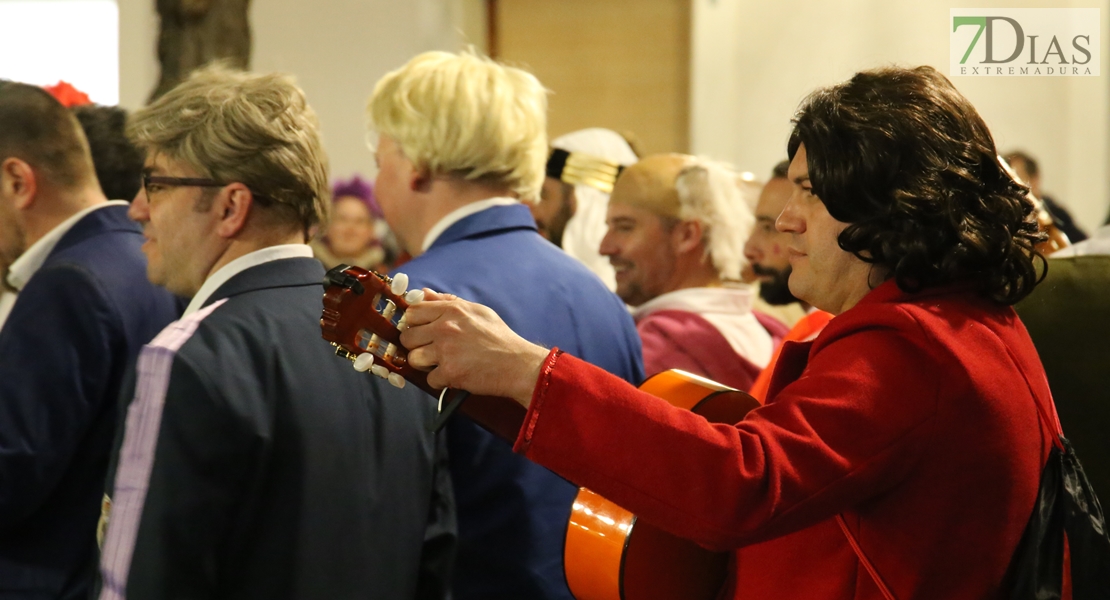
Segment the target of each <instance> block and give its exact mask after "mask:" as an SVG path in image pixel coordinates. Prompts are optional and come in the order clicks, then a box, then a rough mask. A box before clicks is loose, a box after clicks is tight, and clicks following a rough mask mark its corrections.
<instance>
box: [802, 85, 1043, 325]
mask: <svg viewBox="0 0 1110 600" xmlns="http://www.w3.org/2000/svg"><path fill="white" fill-rule="evenodd" d="M793 123H794V131H793V133H791V135H790V142H789V145H788V151H789V154H790V157H791V158H793V157H794V154H795V153H796V152H797V151H798V147H799V146H801V145H802V144H805V148H806V163H807V166H808V168H809V179H810V181H811V183H812V185H813V192H814V194H816V195H817V197H818V198H820V199H821V201H822V202H824V204H825V207H826V208H827V209H828V211H829V214H830V215H832V217H833V218H835V219H836V220H838V221H841V222H844V223H848V224H849V225H848V227H846V228H845V229H844V231H843V232H842V233H841V234H840V236H839V238H838V240H837V241H838V243H839V245H840V247H841V248H842V249H843V250H845V251H847V252H851V253H852V254H854V255H856V256H857V257H859V258H860V259H861V260H863V261H865V262H868V263H872V264H876V265H881V266H883V267H886V268H887V269H889V272H890V276H891V277H893V278H894V279H895V281H896V282H897V284H898V287H899V288H901V289H902V290H904V291H906V292H917V291H920V290H923V289H925V288H929V287H934V286H939V285H945V284H950V283H969V284H972V285H974V286H975V287H976V288H977V289H978V290H979V292H980V293H982V294H983V295H985V296H986V297H989V298H991V299H993V300H994V301H996V302H999V303H1002V304H1013V303H1015V302H1017V301H1018V300H1021V299H1022V298H1023V297H1025V296H1026V295H1027V294H1029V292H1031V291H1032V290H1033V287H1034V286H1035V285H1036V284H1037V283H1038V282H1040V280H1041V279H1042V278H1043V277H1044V271H1045V269H1046V268H1047V264H1046V262H1045V259H1044V256H1043V255H1041V254H1039V253H1038V252H1037V251H1036V250H1035V246H1036V244H1037V243H1038V242H1039V241H1041V240H1042V239H1043V237H1044V234H1042V233H1041V232H1040V231H1039V229H1038V227H1037V220H1036V213H1035V207H1034V206H1033V204H1032V202H1030V201H1029V200H1028V199H1027V198H1026V193H1027V192H1028V189H1027V188H1026V187H1024V186H1022V185H1021V184H1019V183H1017V182H1016V181H1014V180H1013V179H1012V178H1011V177H1010V176H1009V175H1008V174H1007V173H1006V172H1005V171H1004V170H1003V169H1002V166H1001V164H1000V163H999V161H998V154H997V151H996V150H995V145H994V138H993V137H991V133H990V131H989V130H988V129H987V125H986V123H985V122H984V121H983V119H982V118H981V117H980V116H979V113H978V112H976V111H975V108H974V107H973V106H972V105H971V103H970V102H968V101H967V99H966V98H964V97H963V96H962V95H961V94H960V93H959V92H958V91H956V88H954V87H953V86H952V84H951V83H950V82H949V81H948V79H947V78H945V77H944V76H943V75H941V74H940V73H938V72H937V71H936V70H935V69H933V68H932V67H917V68H914V69H903V68H893V67H890V68H883V69H876V70H872V71H863V72H860V73H857V74H856V75H855V76H854V77H852V78H851V79H850V80H848V81H847V82H844V83H842V84H839V85H835V86H832V87H829V88H824V89H821V90H818V91H816V92H814V93H813V94H811V95H810V96H809V97H808V98H806V99H805V100H804V101H803V102H802V105H801V107H800V108H799V109H798V112H797V114H796V115H795V117H794V119H793ZM1038 261H1039V262H1040V263H1041V268H1040V269H1038V268H1037V262H1038Z"/></svg>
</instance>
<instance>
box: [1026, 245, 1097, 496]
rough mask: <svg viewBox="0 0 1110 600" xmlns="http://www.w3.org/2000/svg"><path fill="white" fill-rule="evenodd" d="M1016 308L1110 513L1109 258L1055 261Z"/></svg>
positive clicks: (1069, 435) (1066, 429)
mask: <svg viewBox="0 0 1110 600" xmlns="http://www.w3.org/2000/svg"><path fill="white" fill-rule="evenodd" d="M1015 308H1016V309H1017V312H1018V315H1020V316H1021V320H1022V322H1023V323H1025V327H1026V328H1027V329H1028V330H1029V335H1030V336H1031V337H1032V338H1033V344H1034V345H1035V346H1036V347H1037V352H1038V353H1039V354H1040V356H1041V362H1042V363H1044V369H1045V372H1046V373H1047V374H1048V385H1049V387H1050V388H1051V389H1052V397H1053V399H1054V400H1055V401H1056V411H1057V412H1058V413H1059V415H1060V423H1061V424H1062V425H1063V427H1064V435H1065V436H1066V437H1067V438H1068V439H1070V440H1071V442H1072V445H1073V446H1074V447H1075V452H1076V455H1077V456H1078V457H1079V460H1080V461H1081V462H1082V464H1083V469H1084V470H1085V471H1086V472H1087V477H1088V479H1090V481H1091V485H1092V486H1093V487H1094V489H1095V493H1096V494H1098V496H1099V499H1100V500H1101V501H1102V505H1103V508H1104V509H1106V508H1110V507H1108V506H1107V502H1110V256H1106V255H1094V256H1075V257H1068V258H1053V259H1049V261H1048V276H1047V277H1045V280H1044V281H1042V282H1041V284H1040V285H1038V286H1037V288H1036V289H1035V290H1034V291H1033V293H1032V294H1030V295H1029V296H1028V297H1027V298H1025V299H1024V300H1022V301H1021V302H1020V303H1019V304H1018V305H1017V306H1016V307H1015Z"/></svg>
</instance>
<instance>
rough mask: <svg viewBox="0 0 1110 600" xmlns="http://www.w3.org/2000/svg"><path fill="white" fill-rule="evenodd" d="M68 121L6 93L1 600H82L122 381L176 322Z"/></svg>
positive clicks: (23, 92) (27, 90)
mask: <svg viewBox="0 0 1110 600" xmlns="http://www.w3.org/2000/svg"><path fill="white" fill-rule="evenodd" d="M142 240H143V238H142V233H141V232H140V230H139V226H138V225H136V224H135V223H133V222H132V221H131V220H130V219H128V218H127V202H124V201H115V202H110V201H108V199H107V198H105V196H104V193H103V192H102V191H101V189H100V185H99V184H98V183H97V178H96V172H95V171H94V170H93V162H92V158H91V157H90V155H89V146H88V143H87V142H86V140H85V135H84V134H83V133H82V132H81V127H80V125H79V124H78V122H77V120H76V119H75V118H74V117H73V115H72V114H70V112H69V111H68V110H66V108H65V107H64V106H62V104H61V103H59V102H58V101H57V100H55V99H54V98H53V97H51V96H50V94H48V93H47V92H46V91H45V90H42V89H39V88H37V87H34V86H30V85H24V84H20V83H14V82H10V81H0V274H2V275H4V286H3V287H7V288H10V289H11V290H13V291H18V296H15V295H14V294H13V296H12V299H13V300H14V302H12V305H11V314H10V316H9V319H8V321H7V322H6V323H5V324H4V328H3V330H2V331H0V357H3V358H0V598H5V599H28V600H29V599H32V598H62V599H73V598H86V597H88V593H89V586H90V583H91V581H92V577H93V574H94V573H95V567H96V556H97V552H96V520H97V515H98V514H99V512H100V503H101V499H102V498H103V495H104V476H105V473H106V472H107V470H108V457H109V455H110V453H111V446H112V440H113V438H114V436H115V432H116V423H117V421H118V419H117V412H118V411H117V401H116V399H117V397H118V396H119V391H120V387H121V382H122V380H123V379H124V373H125V371H127V370H128V368H129V365H130V364H132V363H133V361H134V360H135V357H136V356H137V355H138V353H139V350H140V348H141V347H142V345H143V344H145V343H147V342H149V341H150V340H151V338H153V337H154V336H155V335H156V334H157V333H158V331H159V330H161V329H162V327H164V326H165V325H166V324H167V323H169V322H170V321H172V320H173V319H174V318H176V317H177V314H178V306H177V301H176V300H175V299H174V297H173V296H172V295H171V294H170V293H169V292H167V291H165V290H163V289H160V288H156V287H155V286H153V285H151V284H150V283H149V282H148V281H147V280H146V259H145V258H143V254H142V252H141V251H140V249H139V247H140V245H141V244H142Z"/></svg>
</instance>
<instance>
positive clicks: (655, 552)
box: [320, 265, 759, 600]
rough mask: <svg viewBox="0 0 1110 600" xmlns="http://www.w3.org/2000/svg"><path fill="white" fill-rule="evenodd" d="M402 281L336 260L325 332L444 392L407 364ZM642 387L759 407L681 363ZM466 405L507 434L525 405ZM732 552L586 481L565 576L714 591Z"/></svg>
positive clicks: (716, 404) (715, 411) (702, 595)
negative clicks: (649, 517) (681, 532)
mask: <svg viewBox="0 0 1110 600" xmlns="http://www.w3.org/2000/svg"><path fill="white" fill-rule="evenodd" d="M404 287H405V285H400V286H398V285H396V284H395V281H394V280H393V279H390V278H388V277H385V276H383V275H379V274H377V273H373V272H371V271H367V270H365V269H361V268H359V267H350V266H347V265H340V266H338V267H335V268H334V269H332V270H330V271H328V275H327V278H326V279H325V281H324V289H325V291H324V298H323V313H322V314H321V318H320V328H321V333H322V336H323V338H324V339H325V340H327V341H329V342H331V343H332V345H333V346H335V348H336V354H338V355H339V356H342V357H344V358H347V359H350V360H352V361H356V358H358V357H360V356H362V355H364V354H373V355H374V361H373V365H374V366H373V369H374V370H373V371H372V372H373V373H375V374H376V375H378V376H380V377H383V378H389V379H390V381H391V382H394V385H398V384H399V383H400V384H403V381H400V380H399V379H398V378H403V380H405V381H408V382H410V383H412V384H414V385H416V386H417V387H419V388H420V389H422V390H424V391H425V392H427V393H429V394H431V395H433V396H438V395H439V393H440V391H439V390H435V389H433V388H432V387H431V386H429V385H428V380H427V375H426V374H425V373H424V372H422V371H419V370H417V369H414V368H413V367H412V366H410V365H409V364H408V361H407V355H408V353H407V350H405V348H404V347H402V346H401V341H400V332H401V330H402V329H403V328H404V322H403V315H404V312H405V310H407V309H408V307H409V303H410V295H408V294H406V293H405V292H404V290H403V288H404ZM415 301H419V300H415ZM366 358H369V357H366ZM355 364H356V366H357V365H358V361H356V363H355ZM640 389H641V390H643V391H645V392H647V393H649V394H652V395H654V396H658V397H660V398H663V399H664V400H667V401H668V402H670V403H671V404H672V405H674V406H676V407H679V408H682V409H685V410H689V411H692V412H694V413H695V414H698V415H701V416H703V417H705V419H706V420H708V421H709V422H711V423H728V424H732V423H737V422H739V421H740V420H741V419H743V418H744V415H746V414H747V413H748V411H750V410H751V409H753V408H755V407H756V406H759V403H758V402H757V401H756V400H755V399H754V398H752V397H751V396H749V395H748V394H745V393H744V392H740V391H737V390H734V389H732V388H729V387H725V386H723V385H720V384H718V383H715V382H713V381H710V380H708V379H704V378H702V377H698V376H696V375H691V374H689V373H685V372H683V371H677V370H671V371H666V372H663V373H660V374H658V375H656V376H654V377H652V378H650V379H648V380H647V381H645V382H644V384H643V385H641V386H640ZM449 400H450V399H449V398H448V399H446V401H449ZM459 411H460V412H462V413H463V414H466V415H467V416H468V417H470V418H471V419H473V420H474V421H475V422H477V423H478V424H479V425H481V426H482V427H484V428H486V429H487V430H489V431H491V432H492V433H494V434H496V435H498V436H500V437H502V438H504V439H507V440H509V441H510V442H511V441H513V440H515V439H516V437H517V434H518V433H519V431H520V427H521V425H522V424H523V422H524V417H525V414H526V411H525V409H524V407H522V406H521V405H520V404H518V403H517V402H515V401H514V400H511V399H509V398H497V397H492V396H477V395H473V396H469V397H468V398H466V400H465V401H464V402H462V404H461V405H460V408H459ZM728 561H729V554H728V553H727V552H710V551H708V550H706V549H704V548H701V547H700V546H698V545H697V544H695V543H693V542H691V541H688V540H684V539H681V538H678V537H675V536H673V535H671V534H669V533H666V532H665V531H662V530H660V529H658V528H656V527H653V526H651V525H650V524H648V523H642V522H639V521H638V520H637V519H636V516H635V515H633V514H632V513H630V512H628V511H627V510H625V509H623V508H621V507H619V506H617V505H616V504H613V503H612V502H610V501H608V500H606V499H605V498H603V497H601V496H599V495H597V494H595V493H593V492H591V491H589V490H587V489H585V488H581V489H580V490H579V492H578V496H577V498H576V499H575V501H574V506H573V507H572V510H571V517H570V521H569V523H568V524H567V535H566V545H565V548H564V562H565V569H566V577H567V583H568V584H569V586H570V590H571V592H572V593H573V594H574V596H575V598H577V599H578V600H713V599H714V598H716V597H717V594H718V593H719V591H720V589H721V586H722V584H723V583H724V580H725V577H726V575H727V573H728Z"/></svg>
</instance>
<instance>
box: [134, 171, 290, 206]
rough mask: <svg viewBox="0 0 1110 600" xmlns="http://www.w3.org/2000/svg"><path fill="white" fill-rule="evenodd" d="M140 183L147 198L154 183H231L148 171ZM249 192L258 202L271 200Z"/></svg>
mask: <svg viewBox="0 0 1110 600" xmlns="http://www.w3.org/2000/svg"><path fill="white" fill-rule="evenodd" d="M142 184H143V193H145V194H146V195H147V198H149V197H150V192H151V189H150V186H152V185H156V186H157V185H161V186H166V187H217V188H218V187H224V186H225V185H231V184H230V183H224V182H222V181H216V180H215V179H208V178H205V177H162V176H160V175H150V174H148V173H143V176H142ZM154 191H158V190H157V189H155V190H154ZM251 194H252V195H253V196H254V197H255V198H256V199H258V200H259V201H260V202H262V203H264V204H265V203H269V202H271V200H270V198H269V197H268V196H263V195H262V194H259V193H256V192H255V191H254V190H251Z"/></svg>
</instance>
